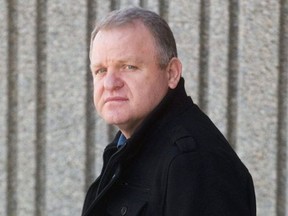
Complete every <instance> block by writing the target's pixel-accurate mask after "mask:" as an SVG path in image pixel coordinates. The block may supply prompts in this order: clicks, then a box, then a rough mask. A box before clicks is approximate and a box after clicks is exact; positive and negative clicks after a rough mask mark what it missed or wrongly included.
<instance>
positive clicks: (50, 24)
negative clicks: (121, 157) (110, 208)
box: [0, 0, 288, 216]
mask: <svg viewBox="0 0 288 216" xmlns="http://www.w3.org/2000/svg"><path fill="white" fill-rule="evenodd" d="M16 2H17V4H16ZM37 2H38V1H32V0H27V1H4V0H0V29H2V31H0V95H1V97H0V200H1V202H0V215H3V216H6V215H7V214H8V213H7V209H6V208H7V198H8V196H7V192H6V190H7V185H8V184H7V175H8V174H7V173H8V172H7V165H8V164H14V162H15V161H14V160H13V163H8V161H7V158H8V157H7V150H8V147H9V149H14V147H17V152H16V151H15V152H14V156H16V157H17V163H16V164H15V167H10V168H9V173H13V176H14V177H16V179H15V180H16V181H15V182H16V184H17V188H15V190H16V191H17V194H16V195H15V196H16V197H17V199H16V200H15V201H13V203H14V202H15V203H16V204H17V206H15V209H16V210H15V212H17V216H18V215H20V216H26V215H27V216H28V215H29V216H30V215H35V212H36V209H35V206H36V205H38V206H40V208H41V212H42V213H41V214H42V215H47V216H50V215H51V216H52V215H53V216H54V215H61V216H65V215H67V216H68V215H69V216H70V215H80V211H81V207H82V203H83V199H84V195H85V187H86V186H85V184H87V179H88V180H89V181H91V176H96V175H97V174H99V173H100V171H101V166H102V152H103V149H104V148H105V146H106V144H107V143H108V142H110V141H111V139H112V137H113V134H115V132H116V131H117V129H115V128H113V127H111V126H107V125H106V124H105V122H104V121H103V120H102V119H101V118H100V117H99V116H98V115H97V114H96V113H95V120H94V116H93V114H92V116H91V114H88V113H87V111H86V102H87V101H86V100H87V95H86V94H87V92H88V91H90V90H91V89H89V90H88V89H87V88H88V84H87V80H86V75H87V73H89V71H87V45H88V44H87V38H88V37H89V35H90V31H88V30H87V29H88V23H90V22H95V20H93V19H94V18H93V17H92V15H91V14H90V15H89V16H88V15H87V13H88V11H93V10H94V11H95V15H94V17H96V20H99V19H100V18H102V17H103V16H105V14H107V13H108V11H110V10H111V9H112V6H113V7H114V8H115V7H120V8H123V7H126V6H131V5H141V4H142V5H143V6H145V7H147V8H149V9H151V10H153V11H155V12H159V13H161V14H162V15H163V16H164V17H165V18H166V19H167V20H168V22H169V24H170V25H171V28H172V30H173V32H174V34H175V37H176V41H177V45H178V52H179V58H180V59H181V60H182V63H183V76H184V77H185V78H186V87H187V91H188V94H189V95H191V96H192V98H193V99H194V101H195V102H196V103H199V102H201V101H203V98H200V96H201V95H204V96H205V97H207V98H205V100H206V99H207V104H204V105H205V106H206V108H205V109H206V111H207V113H208V114H209V116H210V117H211V119H212V120H213V121H214V122H215V123H216V125H217V126H218V127H219V128H220V130H221V131H222V132H223V133H224V134H225V135H227V131H228V130H229V127H230V126H229V123H228V117H227V112H228V111H229V110H231V107H228V98H227V97H228V96H229V93H230V92H229V89H228V83H229V81H231V80H229V73H231V68H229V66H228V63H229V59H230V58H231V56H229V55H228V53H229V46H230V45H231V44H229V43H230V42H231V40H230V39H231V38H229V24H230V21H231V14H230V11H229V10H230V7H229V1H221V0H215V1H207V2H205V3H206V4H205V5H204V6H205V9H206V13H207V17H206V16H205V15H204V14H203V13H201V12H200V11H201V3H203V1H200V0H195V1H189V0H177V1H176V0H171V1H152V0H144V1H143V0H142V1H140V0H121V1H97V0H91V1H77V0H71V1H59V0H49V1H46V3H47V8H46V9H47V11H46V12H47V15H45V14H44V19H43V20H42V21H41V22H40V27H39V29H37V22H39V19H38V20H37V18H36V17H37V13H38V12H39V11H41V10H40V9H39V7H38V6H37V5H36V4H38V3H41V2H42V3H41V4H43V2H44V1H39V2H38V3H37ZM113 2H114V3H115V2H116V3H117V4H112V3H113ZM231 2H233V1H231ZM238 2H239V11H238V10H236V11H235V12H236V14H235V15H236V18H238V19H239V22H238V21H237V20H234V21H233V20H232V21H233V22H235V23H233V24H234V25H235V26H236V27H238V30H239V34H238V37H239V41H238V42H237V41H236V43H235V44H234V45H237V46H238V50H236V52H237V54H238V57H237V58H238V66H239V67H238V68H237V67H236V69H238V71H236V72H237V73H236V74H235V75H236V83H234V84H235V86H236V87H237V88H236V90H237V91H236V93H237V94H236V98H235V102H236V105H237V109H235V110H232V111H233V112H234V114H235V116H236V117H237V119H236V124H235V128H233V129H234V130H235V132H236V133H235V135H236V145H235V149H236V151H237V153H238V154H239V156H240V158H241V159H242V160H243V162H244V163H245V164H246V165H247V167H248V168H249V170H250V172H251V174H252V176H253V177H254V183H255V188H256V195H257V204H258V215H259V216H266V215H269V216H276V215H278V214H277V213H276V212H282V215H287V210H285V208H284V206H285V198H286V203H287V202H288V198H287V193H288V191H287V190H288V183H287V158H286V157H284V156H283V161H278V159H277V157H278V153H277V151H278V149H281V150H282V151H286V155H287V153H288V152H287V151H288V150H287V142H286V143H281V145H280V144H279V143H278V142H279V137H277V130H278V129H279V127H280V125H277V124H279V123H278V120H279V119H277V118H278V111H279V110H278V108H279V107H278V99H279V98H278V95H280V94H279V90H278V84H279V83H278V78H279V77H278V76H279V58H280V56H279V49H278V48H279V46H281V45H280V44H279V38H280V37H279V13H280V9H281V8H280V7H281V5H280V4H279V2H278V1H273V0H268V1H262V0H255V1H249V0H243V1H238ZM7 4H13V8H17V10H16V11H17V17H18V21H17V31H18V38H17V40H16V41H15V43H16V42H17V44H16V45H17V61H15V64H16V65H15V68H17V69H18V70H17V75H18V77H17V90H18V95H17V98H16V100H17V101H16V102H17V113H16V114H15V116H14V117H17V131H16V135H17V141H16V142H17V143H16V144H17V145H16V146H13V148H10V146H7V135H8V134H7V131H8V130H7V126H8V123H7V113H8V111H9V110H10V109H12V108H13V107H8V97H7V95H8V93H9V92H8V86H7V78H8V75H9V72H10V71H8V69H7V68H8V51H9V49H10V48H11V47H10V48H9V44H8V38H7V36H8V26H7V23H8V10H7V8H8V6H7ZM88 4H89V5H88ZM90 4H91V5H95V8H92V9H91V8H90V7H91V5H90ZM281 4H286V7H288V6H287V5H288V3H287V0H282V1H281ZM44 6H45V5H44ZM164 6H165V8H166V9H165V8H164V9H163V7H164ZM167 6H168V7H167ZM202 6H203V5H202ZM46 9H45V7H44V11H42V12H45V10H46ZM282 11H284V10H283V9H282ZM282 13H285V14H286V15H285V16H283V17H284V18H285V17H286V18H285V20H286V21H285V22H286V23H287V13H288V12H287V9H286V12H285V11H284V12H282ZM204 18H205V19H204ZM234 18H235V17H234ZM45 20H46V22H47V29H46V31H47V33H45V32H41V30H44V29H45V26H44V25H43V24H45V23H44V22H45ZM203 21H204V22H205V23H203ZM204 24H205V25H204ZM235 26H234V27H235ZM282 28H284V27H282ZM203 30H205V31H204V33H205V34H206V35H205V34H204V35H203ZM234 33H235V32H234ZM284 33H285V31H283V30H282V34H284ZM37 34H43V35H42V36H44V38H42V39H41V41H39V40H37ZM235 34H237V32H236V33H235ZM285 34H286V36H284V37H285V38H286V40H282V43H284V42H283V41H286V42H287V37H288V36H287V28H286V33H285ZM204 36H205V37H207V38H205V39H207V40H206V44H204V45H205V46H203V44H202V46H201V41H202V42H203V41H205V40H203V39H204V38H203V37H204ZM282 38H283V37H282ZM232 39H233V38H232ZM234 39H235V38H234ZM37 44H38V46H37ZM10 46H11V44H10ZM201 47H202V48H203V47H205V48H206V49H207V50H206V51H207V53H203V52H202V51H203V50H201ZM12 48H13V47H12ZM285 49H287V48H285ZM37 50H38V51H39V50H40V51H42V52H43V53H42V54H41V55H38V56H37ZM14 51H15V50H14ZM283 53H284V54H283V55H284V56H282V59H284V60H282V61H283V62H286V65H287V62H288V55H287V54H286V56H285V52H283ZM286 53H287V50H286ZM14 54H15V52H14ZM46 55H47V58H46ZM203 56H204V57H208V58H207V59H204V60H207V61H206V63H205V64H207V65H204V66H205V67H204V68H202V69H201V67H200V66H199V62H201V61H202V62H205V61H203ZM237 58H235V59H236V60H237ZM37 59H38V60H39V61H41V63H43V64H42V65H40V67H41V68H40V69H41V71H38V70H39V68H38V69H37V62H38V60H37ZM38 63H39V62H38ZM38 66H39V65H38ZM200 70H201V71H200ZM203 71H204V73H205V74H203V73H202V72H203ZM286 71H287V70H286ZM39 72H41V73H44V74H43V75H45V76H44V77H43V78H44V84H45V85H43V86H40V87H39V86H38V87H37V85H36V84H37V79H40V78H39V77H38V78H37V74H38V73H39ZM234 72H235V71H234ZM206 74H207V80H206V81H207V83H206V84H207V85H204V88H203V89H202V88H199V86H200V84H199V80H201V78H203V77H204V76H206ZM282 77H285V76H284V75H282ZM283 83H284V84H283V85H282V87H281V88H288V87H287V76H286V81H284V82H283ZM41 87H43V89H42V90H46V92H45V91H42V90H41ZM280 91H281V89H280ZM286 91H287V89H286ZM203 93H204V94H203ZM39 94H40V95H41V94H42V95H41V99H43V101H44V102H45V103H46V106H44V108H43V109H42V111H43V113H40V114H41V116H42V118H43V119H44V121H43V122H42V123H41V124H42V125H41V124H40V127H41V128H40V129H42V132H44V137H42V138H43V140H42V142H43V143H42V144H43V146H41V145H42V144H41V145H40V144H39V143H38V144H37V143H36V141H37V140H36V138H37V134H38V133H39V130H37V129H39V128H37V123H39V121H38V120H39V119H38V120H37V111H36V108H37V107H39V103H38V102H37V95H39ZM88 96H89V95H88ZM89 97H90V96H89ZM201 97H202V96H201ZM284 97H285V95H284ZM286 97H287V95H286ZM230 99H231V98H230ZM232 99H233V98H232ZM88 100H92V97H91V98H88ZM205 100H204V101H205ZM287 100H288V99H287V98H282V101H283V104H284V105H285V104H286V108H285V106H282V107H283V109H284V108H285V109H288V108H287ZM287 112H288V110H286V115H285V111H283V113H282V114H281V120H283V121H282V126H281V127H282V128H281V131H287ZM38 115H39V113H38ZM89 115H90V116H89ZM90 118H92V120H91V119H90ZM282 118H283V119H282ZM88 120H91V121H92V123H94V121H95V128H94V127H91V128H88V129H87V126H86V122H89V121H88ZM37 121H38V122H37ZM285 122H286V128H285ZM233 127H234V126H233ZM86 130H88V131H89V130H90V133H91V134H92V138H91V139H90V141H91V140H92V141H93V140H95V141H94V142H95V143H92V144H91V143H86V142H87V140H86V137H85V135H86V132H87V131H86ZM93 130H95V131H93ZM37 131H38V132H37ZM40 132H41V131H40ZM282 133H283V132H282ZM287 134H288V131H287V132H286V134H285V136H286V141H287ZM38 135H39V134H38ZM283 137H284V135H283ZM45 140H46V142H45ZM13 142H14V141H13ZM40 143H41V142H40ZM37 145H38V146H37ZM39 145H40V146H39ZM87 145H93V146H92V148H90V149H91V151H92V153H91V152H90V153H91V154H87V152H85V151H86V149H87ZM279 145H280V146H279ZM36 147H37V148H36ZM39 147H42V148H43V149H42V150H41V148H39ZM278 147H281V148H278ZM37 151H38V152H37ZM94 151H95V152H94ZM40 153H41V154H40ZM39 154H40V156H42V158H41V157H40V158H39V157H38V158H37V157H36V155H39ZM87 155H89V157H90V158H89V159H88V160H87V161H88V162H89V163H91V169H95V170H93V174H92V175H91V176H90V177H89V178H88V176H89V174H88V173H87V170H86V169H85V163H86V159H87V158H86V157H87ZM94 155H95V158H94ZM282 155H284V153H283V152H282ZM10 160H11V159H10ZM277 161H278V162H277ZM39 162H41V163H43V164H42V165H41V166H43V167H42V168H43V169H42V170H41V169H40V171H41V172H39V167H38V168H37V164H38V165H39ZM92 163H93V164H92ZM16 165H17V167H16ZM277 166H278V167H277ZM15 170H16V171H17V173H16V175H14V174H15V173H14V171H15ZM279 170H281V171H282V172H281V175H282V176H280V177H281V179H280V180H277V178H278V177H279V173H277V171H279ZM37 182H38V184H39V182H40V183H41V184H42V188H41V187H39V185H38V186H37ZM277 182H280V186H279V185H277ZM13 184H14V183H13ZM277 187H279V188H278V190H283V191H281V192H282V193H281V194H280V195H279V194H277ZM36 195H37V196H40V197H38V198H40V201H39V199H35V196H36ZM41 196H42V197H41ZM9 197H10V199H11V198H14V197H13V196H9ZM277 199H278V202H282V205H281V206H280V207H279V206H278V207H277ZM43 201H44V203H42V202H43ZM286 208H287V207H286ZM42 215H37V216H42ZM282 215H281V216H282ZM9 216H11V215H9ZM13 216H14V215H13ZM279 216H280V215H279Z"/></svg>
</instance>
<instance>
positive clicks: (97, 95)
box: [93, 82, 102, 111]
mask: <svg viewBox="0 0 288 216" xmlns="http://www.w3.org/2000/svg"><path fill="white" fill-rule="evenodd" d="M101 95H102V93H101V88H99V84H98V83H97V84H96V83H95V82H94V89H93V100H94V105H95V107H96V109H97V110H98V111H99V109H100V107H101Z"/></svg>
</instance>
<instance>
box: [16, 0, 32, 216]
mask: <svg viewBox="0 0 288 216" xmlns="http://www.w3.org/2000/svg"><path fill="white" fill-rule="evenodd" d="M18 11H19V13H18V14H19V15H18V19H19V21H18V23H19V27H20V28H19V40H18V41H19V45H18V47H19V50H18V53H19V57H18V65H19V66H18V67H19V69H20V70H19V73H18V74H19V76H18V170H19V171H18V189H17V191H18V197H21V199H18V215H19V216H25V215H33V213H34V207H35V196H34V195H35V193H34V188H35V178H34V176H35V162H36V161H35V125H36V124H35V119H36V113H35V109H36V103H35V100H34V99H35V97H36V89H35V88H36V80H35V77H36V47H35V36H36V32H35V24H36V23H35V20H36V5H35V1H30V0H29V1H19V2H18Z"/></svg>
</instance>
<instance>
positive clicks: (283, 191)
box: [276, 0, 288, 216]
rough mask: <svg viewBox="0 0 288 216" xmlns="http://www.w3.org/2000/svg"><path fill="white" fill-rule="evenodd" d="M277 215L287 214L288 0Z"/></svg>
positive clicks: (283, 19) (283, 4)
mask: <svg viewBox="0 0 288 216" xmlns="http://www.w3.org/2000/svg"><path fill="white" fill-rule="evenodd" d="M279 27H280V29H279V78H278V79H279V81H278V131H277V132H278V134H277V138H278V140H277V141H278V155H277V157H278V158H277V202H276V204H277V205H276V206H277V216H285V215H286V214H287V206H286V203H287V141H288V140H287V106H288V105H287V104H288V101H287V100H288V92H287V91H288V0H280V26H279Z"/></svg>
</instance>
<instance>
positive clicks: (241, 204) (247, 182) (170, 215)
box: [164, 152, 256, 216]
mask: <svg viewBox="0 0 288 216" xmlns="http://www.w3.org/2000/svg"><path fill="white" fill-rule="evenodd" d="M229 157H230V156H227V155H225V156H223V155H217V154H215V153H209V152H205V153H199V152H189V153H184V154H180V155H178V156H177V157H175V158H174V159H173V160H172V162H171V163H170V167H169V172H168V175H167V188H166V189H167V191H166V199H165V200H166V203H165V210H164V211H165V216H175V215H177V216H191V215H193V216H208V215H209V216H226V215H227V216H231V215H233V216H244V215H245V216H256V207H255V206H256V204H255V194H254V187H253V182H252V178H251V176H250V174H249V172H248V170H247V169H246V167H245V166H244V165H243V164H242V163H241V161H240V160H239V159H238V158H236V159H234V158H229ZM235 157H237V156H236V155H235Z"/></svg>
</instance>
